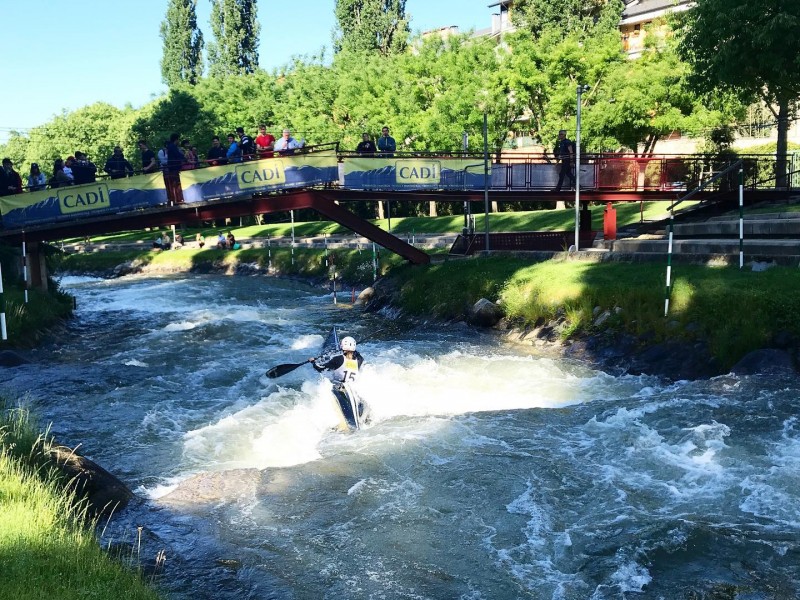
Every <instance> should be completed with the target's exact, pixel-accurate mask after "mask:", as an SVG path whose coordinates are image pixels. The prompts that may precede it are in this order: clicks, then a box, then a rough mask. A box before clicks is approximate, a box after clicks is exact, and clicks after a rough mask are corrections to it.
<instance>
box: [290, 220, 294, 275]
mask: <svg viewBox="0 0 800 600" xmlns="http://www.w3.org/2000/svg"><path fill="white" fill-rule="evenodd" d="M289 214H290V215H291V217H292V264H294V211H293V210H290V211H289Z"/></svg>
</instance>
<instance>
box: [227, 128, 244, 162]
mask: <svg viewBox="0 0 800 600" xmlns="http://www.w3.org/2000/svg"><path fill="white" fill-rule="evenodd" d="M225 156H226V157H227V158H228V162H229V163H238V162H242V150H241V148H239V144H238V143H237V142H236V136H235V135H233V134H232V133H229V134H228V151H227V152H226V153H225Z"/></svg>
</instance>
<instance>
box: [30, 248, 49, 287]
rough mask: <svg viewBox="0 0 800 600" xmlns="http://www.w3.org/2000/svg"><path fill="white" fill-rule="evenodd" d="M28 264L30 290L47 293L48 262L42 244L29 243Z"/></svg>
mask: <svg viewBox="0 0 800 600" xmlns="http://www.w3.org/2000/svg"><path fill="white" fill-rule="evenodd" d="M26 254H27V256H26V262H27V266H28V269H27V274H28V281H26V282H25V283H26V285H27V286H28V288H29V289H40V290H42V291H45V292H46V291H47V262H46V261H45V253H44V252H43V249H42V244H41V243H40V242H28V243H27V245H26Z"/></svg>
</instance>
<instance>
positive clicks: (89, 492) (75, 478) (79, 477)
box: [50, 446, 134, 516]
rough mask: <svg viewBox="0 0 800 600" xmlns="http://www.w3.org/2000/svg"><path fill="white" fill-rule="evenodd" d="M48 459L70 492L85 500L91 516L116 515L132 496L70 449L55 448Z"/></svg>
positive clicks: (105, 472)
mask: <svg viewBox="0 0 800 600" xmlns="http://www.w3.org/2000/svg"><path fill="white" fill-rule="evenodd" d="M50 456H51V457H52V458H53V459H54V461H55V462H56V465H57V466H58V468H59V470H60V471H61V472H62V473H63V474H64V475H65V476H66V478H67V480H68V481H70V482H71V487H72V489H74V490H75V491H76V492H77V494H78V495H79V496H84V497H86V498H87V500H88V502H89V512H90V513H91V515H92V516H98V515H110V514H112V513H114V512H118V511H120V510H121V509H123V508H125V507H126V506H127V505H128V502H130V501H131V499H133V497H134V494H133V492H131V491H130V490H129V489H128V488H127V486H126V485H125V484H124V483H122V482H121V481H120V480H119V479H117V478H116V477H115V476H114V475H112V474H111V473H109V472H108V471H106V470H105V469H104V468H103V467H101V466H100V465H98V464H97V463H95V462H93V461H91V460H89V459H88V458H86V457H84V456H80V455H79V454H76V453H75V452H74V450H72V449H71V448H67V447H65V446H56V447H55V448H53V449H52V450H51V451H50Z"/></svg>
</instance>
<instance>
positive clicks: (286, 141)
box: [275, 129, 306, 156]
mask: <svg viewBox="0 0 800 600" xmlns="http://www.w3.org/2000/svg"><path fill="white" fill-rule="evenodd" d="M305 145H306V141H305V140H300V141H299V142H298V141H297V140H296V139H294V138H293V137H292V133H291V131H289V130H288V129H284V130H283V133H282V135H281V137H280V138H279V139H278V141H276V142H275V152H277V153H278V154H280V155H282V156H289V155H291V154H294V151H295V150H299V149H300V148H302V147H303V146H305Z"/></svg>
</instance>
